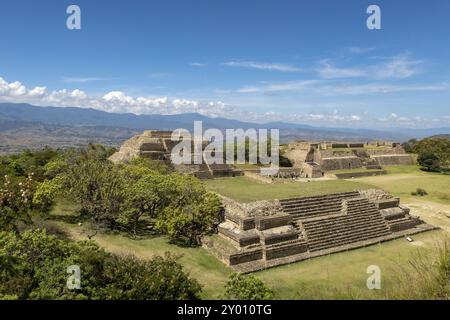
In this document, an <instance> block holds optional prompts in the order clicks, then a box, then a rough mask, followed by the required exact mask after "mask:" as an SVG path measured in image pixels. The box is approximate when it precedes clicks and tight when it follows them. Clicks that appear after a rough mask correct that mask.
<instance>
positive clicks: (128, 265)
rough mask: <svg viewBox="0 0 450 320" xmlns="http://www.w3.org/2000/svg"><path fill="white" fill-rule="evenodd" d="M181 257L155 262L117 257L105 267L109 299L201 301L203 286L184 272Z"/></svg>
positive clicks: (106, 290) (168, 256)
mask: <svg viewBox="0 0 450 320" xmlns="http://www.w3.org/2000/svg"><path fill="white" fill-rule="evenodd" d="M176 259H177V257H175V256H172V255H170V254H166V256H165V257H155V258H153V259H152V260H139V259H137V258H136V257H134V256H126V257H118V256H113V257H112V258H111V259H109V260H108V263H107V264H106V266H105V275H106V277H107V279H108V280H107V281H108V282H109V283H108V284H107V285H106V288H105V294H106V298H107V299H120V300H124V299H126V300H143V299H145V300H197V299H199V298H200V293H201V287H200V285H199V283H198V282H197V281H196V280H195V279H192V278H189V276H188V274H186V273H185V272H184V271H183V268H182V266H181V265H180V264H179V263H178V262H177V261H176Z"/></svg>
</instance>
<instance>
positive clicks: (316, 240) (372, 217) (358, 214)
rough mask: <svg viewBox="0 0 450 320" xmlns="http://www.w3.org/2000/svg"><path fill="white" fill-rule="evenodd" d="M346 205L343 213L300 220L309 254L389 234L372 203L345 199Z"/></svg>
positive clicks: (359, 199) (363, 200) (389, 231)
mask: <svg viewBox="0 0 450 320" xmlns="http://www.w3.org/2000/svg"><path fill="white" fill-rule="evenodd" d="M345 203H346V213H345V214H342V215H340V216H335V217H328V218H327V217H325V218H324V219H305V220H302V221H301V223H302V225H303V228H304V230H305V233H306V237H307V240H308V245H309V251H310V252H312V251H319V250H323V249H328V248H332V247H337V246H341V245H346V244H349V243H352V242H357V241H363V240H368V239H373V238H377V237H382V236H386V235H389V234H391V230H390V228H389V226H388V224H387V223H386V221H385V220H384V219H383V217H382V215H381V214H380V212H379V210H378V208H377V207H376V205H375V204H374V203H372V202H370V201H369V200H368V199H366V198H354V199H347V200H345Z"/></svg>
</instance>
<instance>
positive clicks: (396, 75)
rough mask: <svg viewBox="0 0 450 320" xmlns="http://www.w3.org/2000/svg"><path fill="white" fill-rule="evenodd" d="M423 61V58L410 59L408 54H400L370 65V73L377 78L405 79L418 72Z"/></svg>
mask: <svg viewBox="0 0 450 320" xmlns="http://www.w3.org/2000/svg"><path fill="white" fill-rule="evenodd" d="M424 63H425V61H424V60H415V59H412V58H411V57H410V55H409V54H401V55H398V56H395V57H393V58H392V59H390V60H389V61H387V62H385V63H383V64H382V65H380V66H376V67H372V68H371V69H372V70H371V73H372V74H373V75H374V76H375V78H378V79H405V78H409V77H412V76H414V75H416V74H417V73H419V72H420V71H421V66H422V65H423V64H424Z"/></svg>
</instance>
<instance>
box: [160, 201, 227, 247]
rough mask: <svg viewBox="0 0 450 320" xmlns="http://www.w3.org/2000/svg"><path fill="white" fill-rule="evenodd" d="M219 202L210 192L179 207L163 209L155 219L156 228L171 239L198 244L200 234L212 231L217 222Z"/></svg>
mask: <svg viewBox="0 0 450 320" xmlns="http://www.w3.org/2000/svg"><path fill="white" fill-rule="evenodd" d="M220 210H221V203H220V200H219V198H218V197H217V196H216V195H215V194H212V193H206V194H205V195H204V196H203V197H202V199H199V200H197V201H196V202H193V203H190V204H186V205H184V206H181V207H176V206H173V205H170V206H168V207H167V208H165V209H164V211H163V213H162V214H161V215H159V216H158V218H157V219H156V228H157V229H158V230H160V231H162V232H164V233H166V234H167V235H169V236H170V237H171V238H172V239H175V240H182V241H183V242H184V243H187V244H195V245H198V244H200V243H201V236H202V235H204V234H206V233H208V232H211V231H213V229H214V227H215V226H216V224H217V223H218V222H219V214H220Z"/></svg>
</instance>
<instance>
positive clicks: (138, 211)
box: [117, 168, 165, 236]
mask: <svg viewBox="0 0 450 320" xmlns="http://www.w3.org/2000/svg"><path fill="white" fill-rule="evenodd" d="M134 169H136V168H134ZM144 172H145V175H144V176H143V177H142V178H140V179H139V180H138V181H137V182H135V183H132V184H131V185H130V187H129V188H127V189H126V191H125V201H124V202H123V205H122V208H121V211H120V213H119V216H118V219H117V221H118V222H119V223H120V224H122V225H125V226H131V229H132V232H133V235H134V236H136V235H137V228H138V225H139V221H140V219H141V217H142V216H144V215H146V216H148V217H150V218H154V217H155V216H156V213H157V211H158V209H161V205H162V203H163V193H164V192H165V190H164V189H163V188H164V186H165V184H164V176H162V175H161V174H159V173H158V172H152V171H149V170H144V171H143V173H144Z"/></svg>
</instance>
